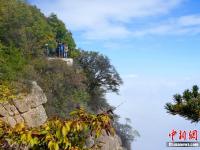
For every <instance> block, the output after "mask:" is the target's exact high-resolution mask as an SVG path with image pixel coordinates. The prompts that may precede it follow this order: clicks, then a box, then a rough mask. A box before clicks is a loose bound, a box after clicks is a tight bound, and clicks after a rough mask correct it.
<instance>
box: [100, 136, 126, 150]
mask: <svg viewBox="0 0 200 150" xmlns="http://www.w3.org/2000/svg"><path fill="white" fill-rule="evenodd" d="M99 141H101V142H103V144H102V147H101V150H124V148H123V147H122V141H121V139H120V137H119V136H118V135H117V134H115V135H114V136H112V135H110V136H108V135H107V134H106V133H104V134H103V136H101V137H100V138H99Z"/></svg>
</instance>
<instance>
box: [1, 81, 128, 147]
mask: <svg viewBox="0 0 200 150" xmlns="http://www.w3.org/2000/svg"><path fill="white" fill-rule="evenodd" d="M46 102H47V98H46V96H45V94H44V93H43V91H42V89H41V88H40V87H39V86H38V85H37V83H36V82H32V89H31V92H30V93H29V94H28V95H26V96H23V97H21V98H19V99H15V100H13V101H10V102H1V103H0V119H2V120H4V121H5V122H7V123H8V124H10V125H11V126H15V125H16V124H17V123H20V122H24V123H26V125H27V126H29V127H36V126H40V125H42V124H43V123H44V122H45V121H46V120H47V115H46V112H45V109H44V107H43V104H44V103H46ZM99 141H101V142H102V143H104V144H102V148H101V150H124V148H123V147H122V146H121V145H122V143H121V139H120V138H119V137H118V136H117V135H115V136H108V135H106V133H105V132H104V133H103V135H102V136H101V137H100V138H99ZM93 142H94V141H93V140H92V138H91V139H90V141H89V143H90V144H92V143H93ZM90 144H89V145H90ZM89 145H88V146H89Z"/></svg>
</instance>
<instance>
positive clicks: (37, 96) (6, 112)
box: [0, 82, 47, 127]
mask: <svg viewBox="0 0 200 150" xmlns="http://www.w3.org/2000/svg"><path fill="white" fill-rule="evenodd" d="M46 102H47V98H46V96H45V94H44V93H43V91H42V89H41V88H40V87H39V86H38V85H37V83H36V82H32V89H31V92H30V93H29V94H28V95H26V96H20V98H18V99H15V100H13V101H9V102H1V103H0V118H1V119H2V120H4V121H5V122H7V123H8V124H10V125H11V126H15V125H16V124H17V123H20V122H25V123H26V125H27V126H29V127H36V126H40V125H42V124H43V123H44V122H45V121H46V120H47V115H46V112H45V109H44V107H43V105H42V104H44V103H46Z"/></svg>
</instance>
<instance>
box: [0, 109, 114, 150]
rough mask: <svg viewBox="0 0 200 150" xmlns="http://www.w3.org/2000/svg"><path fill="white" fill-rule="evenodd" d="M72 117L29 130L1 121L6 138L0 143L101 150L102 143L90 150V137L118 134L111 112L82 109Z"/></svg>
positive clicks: (58, 148)
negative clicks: (87, 145)
mask: <svg viewBox="0 0 200 150" xmlns="http://www.w3.org/2000/svg"><path fill="white" fill-rule="evenodd" d="M71 117H72V118H71V119H69V120H61V119H58V118H56V119H52V120H49V121H47V122H46V123H45V124H44V125H42V126H40V127H38V128H28V127H26V126H25V125H24V124H23V123H20V124H17V125H16V126H15V127H14V128H11V127H9V126H8V125H6V124H5V123H4V122H3V121H0V129H1V131H2V133H1V137H3V138H2V139H0V143H2V142H3V141H5V140H7V141H8V142H11V143H16V144H20V143H23V144H25V145H28V146H29V147H31V148H33V149H37V148H39V147H40V146H42V147H45V149H49V150H64V149H67V150H92V149H96V147H99V146H98V145H99V143H94V145H93V146H92V147H91V148H86V141H87V139H88V136H89V135H93V136H94V138H98V137H100V136H101V135H102V131H103V130H105V131H106V133H107V134H108V135H110V134H112V135H113V134H114V129H113V128H112V123H111V118H110V115H109V114H107V113H102V114H98V115H94V114H90V113H88V112H86V111H85V110H84V109H83V108H80V109H77V110H75V111H73V112H72V113H71ZM2 135H3V136H2ZM95 141H96V140H95Z"/></svg>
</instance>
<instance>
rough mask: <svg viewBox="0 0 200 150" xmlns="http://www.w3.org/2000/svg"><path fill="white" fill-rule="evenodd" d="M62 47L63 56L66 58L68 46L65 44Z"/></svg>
mask: <svg viewBox="0 0 200 150" xmlns="http://www.w3.org/2000/svg"><path fill="white" fill-rule="evenodd" d="M64 48H65V50H64V57H65V58H67V52H68V46H67V45H65V46H64Z"/></svg>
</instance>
